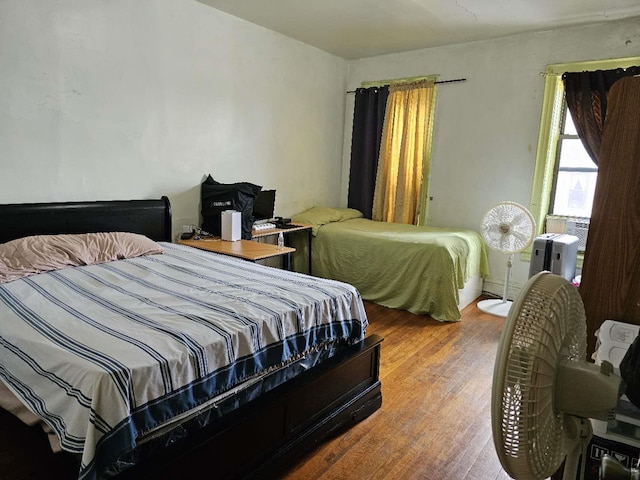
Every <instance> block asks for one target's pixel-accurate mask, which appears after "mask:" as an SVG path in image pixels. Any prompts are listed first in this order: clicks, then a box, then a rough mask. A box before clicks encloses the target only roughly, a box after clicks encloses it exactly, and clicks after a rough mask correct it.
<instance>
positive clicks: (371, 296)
mask: <svg viewBox="0 0 640 480" xmlns="http://www.w3.org/2000/svg"><path fill="white" fill-rule="evenodd" d="M361 216H362V214H361V213H360V212H357V210H352V209H327V208H315V209H311V210H308V211H307V212H303V213H301V214H299V215H296V216H295V217H294V218H293V221H295V222H301V223H311V224H313V225H314V228H313V234H314V238H313V248H312V267H313V274H314V275H316V276H319V277H324V278H332V279H335V280H340V281H343V282H347V283H350V284H352V285H354V286H355V287H356V288H357V289H358V290H359V291H360V294H361V295H362V298H364V299H366V300H371V301H373V302H375V303H379V304H381V305H384V306H387V307H391V308H399V309H403V310H409V311H410V312H413V313H418V314H429V315H431V316H432V317H433V318H435V319H437V320H446V321H456V320H459V319H460V311H459V310H458V302H459V296H458V289H461V288H463V287H464V283H465V282H466V281H467V280H469V279H470V278H471V277H473V276H475V275H480V276H482V277H485V276H486V275H487V274H488V262H487V253H486V249H485V246H484V243H483V241H482V239H481V237H480V235H479V234H478V233H477V232H474V231H472V230H453V229H443V228H433V227H417V226H415V225H404V224H397V223H386V222H374V221H372V220H368V219H364V218H359V217H361Z"/></svg>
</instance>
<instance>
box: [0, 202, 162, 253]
mask: <svg viewBox="0 0 640 480" xmlns="http://www.w3.org/2000/svg"><path fill="white" fill-rule="evenodd" d="M94 232H132V233H139V234H142V235H146V236H147V237H149V238H151V239H152V240H155V241H157V242H159V241H167V242H170V241H171V204H170V203H169V199H168V198H167V197H162V198H160V199H159V200H107V201H92V202H62V203H16V204H7V205H0V243H4V242H8V241H9V240H13V239H16V238H21V237H26V236H29V235H53V234H59V233H94Z"/></svg>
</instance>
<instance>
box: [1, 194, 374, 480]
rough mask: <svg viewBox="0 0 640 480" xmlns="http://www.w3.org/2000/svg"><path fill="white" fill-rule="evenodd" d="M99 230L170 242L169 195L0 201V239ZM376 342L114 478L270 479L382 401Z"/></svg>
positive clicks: (232, 405) (241, 404)
mask: <svg viewBox="0 0 640 480" xmlns="http://www.w3.org/2000/svg"><path fill="white" fill-rule="evenodd" d="M98 231H128V232H133V233H139V234H143V235H146V236H148V237H149V238H151V239H153V240H156V241H171V231H172V229H171V206H170V203H169V199H168V198H167V197H162V198H161V199H159V200H124V201H122V200H119V201H99V202H64V203H34V204H9V205H0V243H3V242H7V241H9V240H12V239H15V238H20V237H24V236H28V235H36V234H58V233H90V232H98ZM381 342H382V338H381V337H379V336H377V335H370V336H368V337H367V338H365V339H364V340H363V341H362V342H360V343H358V344H356V345H353V346H350V347H348V348H344V349H342V350H340V351H338V352H337V353H336V354H335V355H334V356H333V357H331V358H329V359H327V360H325V361H324V362H322V363H320V364H318V365H316V366H313V367H312V368H310V369H308V370H306V371H304V372H302V373H301V374H299V375H297V376H295V377H294V378H292V379H291V380H288V381H286V382H284V383H280V384H279V385H278V386H275V387H274V388H272V389H270V390H269V391H267V392H266V393H263V394H261V395H260V396H259V397H257V398H255V399H250V398H246V399H244V400H243V399H242V398H240V397H235V396H234V397H231V398H229V399H227V400H225V401H224V402H223V403H222V404H221V405H220V406H221V407H225V408H224V409H223V410H224V411H227V410H228V413H225V414H224V415H222V416H221V417H219V418H218V419H216V420H214V421H213V422H212V423H211V424H209V425H208V426H207V427H205V428H204V429H201V430H199V431H198V432H197V433H196V434H192V435H190V436H188V437H187V438H186V439H182V440H179V441H176V442H175V443H174V444H172V445H170V446H166V447H163V448H162V449H161V450H159V451H155V452H151V453H149V455H148V456H146V458H144V459H142V460H140V461H139V462H138V463H137V464H136V465H135V466H133V467H132V468H130V469H128V470H125V471H124V472H123V473H121V474H119V475H117V477H116V478H117V479H122V480H125V479H131V480H133V479H136V480H139V479H154V480H157V479H176V478H180V479H188V478H203V477H202V473H203V472H208V474H207V475H205V478H216V479H219V478H220V479H222V478H256V479H257V478H275V476H276V475H277V473H276V472H281V473H282V472H284V471H285V470H286V468H287V467H289V466H291V465H293V464H295V462H296V461H298V460H300V458H301V456H302V455H303V454H305V453H307V452H309V451H310V450H312V449H313V448H314V447H316V446H317V445H318V444H319V443H320V442H322V441H324V440H326V439H327V438H328V437H329V436H331V435H333V434H335V433H338V432H341V431H343V430H344V429H346V428H348V427H349V426H351V425H353V424H355V423H357V422H359V421H360V420H362V419H364V418H366V417H368V416H369V415H371V414H372V413H373V412H375V411H376V410H377V409H378V408H380V406H381V404H382V395H381V385H380V380H379V363H380V343H381ZM265 381H266V382H267V383H268V382H269V377H267V379H266V380H265ZM274 384H278V382H276V381H275V380H274ZM20 427H22V425H20ZM24 428H28V427H26V426H24Z"/></svg>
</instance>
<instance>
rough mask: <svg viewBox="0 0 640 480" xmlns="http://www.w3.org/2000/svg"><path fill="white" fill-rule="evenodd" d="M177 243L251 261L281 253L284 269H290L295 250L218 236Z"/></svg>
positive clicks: (276, 255)
mask: <svg viewBox="0 0 640 480" xmlns="http://www.w3.org/2000/svg"><path fill="white" fill-rule="evenodd" d="M178 243H180V244H182V245H188V246H190V247H194V248H199V249H200V250H206V251H208V252H216V253H221V254H223V255H229V256H231V257H236V258H242V259H244V260H249V261H251V262H255V261H257V260H264V259H265V258H272V257H278V256H280V255H282V256H283V259H282V263H283V268H284V269H285V270H290V269H291V253H293V252H295V251H296V249H295V248H291V247H278V246H277V245H272V244H270V243H260V242H252V241H251V240H236V241H235V242H228V241H225V240H222V239H220V238H201V239H199V240H193V239H190V240H179V241H178Z"/></svg>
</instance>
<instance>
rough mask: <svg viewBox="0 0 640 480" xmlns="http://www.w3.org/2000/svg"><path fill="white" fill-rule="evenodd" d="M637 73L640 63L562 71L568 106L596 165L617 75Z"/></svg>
mask: <svg viewBox="0 0 640 480" xmlns="http://www.w3.org/2000/svg"><path fill="white" fill-rule="evenodd" d="M638 74H640V67H630V68H627V69H624V68H616V69H613V70H596V71H594V72H567V73H565V74H564V75H562V80H563V82H564V88H565V92H566V99H567V107H568V108H569V111H570V112H571V117H572V118H573V122H574V124H575V126H576V130H577V132H578V136H579V137H580V139H581V140H582V143H583V145H584V148H585V149H586V150H587V153H589V156H590V157H591V159H592V160H593V161H594V162H595V164H596V165H597V164H598V158H599V155H600V144H601V143H602V130H603V128H604V122H605V119H606V115H607V95H608V93H609V90H610V89H611V86H612V85H613V84H614V83H615V82H616V81H617V80H618V79H620V78H623V77H629V76H633V75H638Z"/></svg>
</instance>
